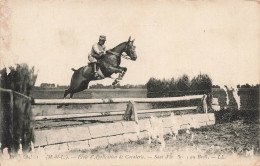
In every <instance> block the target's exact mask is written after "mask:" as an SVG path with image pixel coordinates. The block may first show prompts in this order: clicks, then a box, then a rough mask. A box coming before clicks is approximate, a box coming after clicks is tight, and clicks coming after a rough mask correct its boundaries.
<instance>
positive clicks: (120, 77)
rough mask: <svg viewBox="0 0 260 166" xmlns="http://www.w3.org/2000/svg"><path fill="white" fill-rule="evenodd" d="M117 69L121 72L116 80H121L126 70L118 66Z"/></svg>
mask: <svg viewBox="0 0 260 166" xmlns="http://www.w3.org/2000/svg"><path fill="white" fill-rule="evenodd" d="M119 68H120V69H122V70H123V72H122V73H120V74H119V76H118V79H119V80H122V79H123V77H124V75H125V73H126V71H127V68H126V67H120V66H119Z"/></svg>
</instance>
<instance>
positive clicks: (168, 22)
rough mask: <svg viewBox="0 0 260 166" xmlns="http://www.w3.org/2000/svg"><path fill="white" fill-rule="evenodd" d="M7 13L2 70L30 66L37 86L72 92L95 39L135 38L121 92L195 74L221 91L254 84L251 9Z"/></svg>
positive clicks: (48, 7) (185, 5)
mask: <svg viewBox="0 0 260 166" xmlns="http://www.w3.org/2000/svg"><path fill="white" fill-rule="evenodd" d="M9 7H10V8H11V10H12V14H11V19H10V20H9V24H10V27H11V28H10V33H11V37H10V51H11V56H9V57H4V58H5V59H4V63H2V64H4V65H5V66H8V65H10V64H15V63H24V62H25V63H27V64H29V66H35V68H36V69H37V71H38V78H37V82H36V85H40V84H41V83H55V84H59V85H69V83H70V79H71V76H72V74H73V72H72V70H71V68H72V67H73V68H79V67H81V66H84V65H86V64H87V63H88V53H89V52H90V49H91V46H92V44H93V43H95V42H97V41H98V37H99V35H106V36H107V41H106V47H107V48H112V47H114V46H116V45H118V44H120V43H121V42H124V41H127V40H128V38H129V36H131V37H132V39H133V38H135V42H134V45H135V46H136V53H137V57H138V58H137V60H136V61H130V60H125V59H123V60H122V64H121V66H125V67H127V68H128V71H127V73H126V75H125V77H124V79H123V80H122V81H121V84H145V83H146V82H147V81H148V80H149V78H150V77H155V78H166V79H168V78H171V77H174V78H177V77H179V76H181V75H183V74H187V75H188V76H190V78H192V77H193V76H195V75H198V74H199V73H202V74H208V75H209V76H210V77H211V78H212V80H213V84H218V85H219V84H245V83H249V84H257V83H259V62H260V61H259V54H260V34H259V32H260V19H259V16H260V10H259V9H260V8H259V5H257V3H256V2H254V1H181V0H179V1H170V0H168V1H167V0H165V1H163V0H160V1H159V0H158V1H154V0H151V1H128V0H126V1H118V0H110V1H108V0H107V1H101V0H96V1H94V0H86V1H82V0H76V1H72V0H53V1H49V0H46V1H43V0H42V1H41V0H30V1H29V0H13V1H9ZM2 67H3V66H2ZM114 77H116V75H115V76H114ZM112 82H113V80H112V79H105V80H101V81H95V82H92V83H91V84H95V83H102V84H111V83H112ZM91 84H90V85H91Z"/></svg>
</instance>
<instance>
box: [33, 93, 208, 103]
mask: <svg viewBox="0 0 260 166" xmlns="http://www.w3.org/2000/svg"><path fill="white" fill-rule="evenodd" d="M202 97H203V95H193V96H181V97H164V98H110V99H35V100H34V103H33V105H61V104H73V105H82V104H110V103H127V102H129V101H134V102H136V103H154V102H173V101H182V100H193V99H200V98H202Z"/></svg>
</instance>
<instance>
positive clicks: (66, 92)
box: [57, 89, 70, 108]
mask: <svg viewBox="0 0 260 166" xmlns="http://www.w3.org/2000/svg"><path fill="white" fill-rule="evenodd" d="M69 93H70V89H66V90H65V92H64V95H63V99H65V98H66V97H67V95H68V94H69ZM62 106H63V105H62V104H60V105H58V106H57V108H61V107H62Z"/></svg>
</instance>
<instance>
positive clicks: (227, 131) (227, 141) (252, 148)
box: [64, 120, 260, 159]
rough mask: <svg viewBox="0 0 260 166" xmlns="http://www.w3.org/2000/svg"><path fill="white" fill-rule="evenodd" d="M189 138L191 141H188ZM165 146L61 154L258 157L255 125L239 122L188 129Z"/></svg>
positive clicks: (167, 138) (142, 145) (138, 145)
mask: <svg viewBox="0 0 260 166" xmlns="http://www.w3.org/2000/svg"><path fill="white" fill-rule="evenodd" d="M192 137H193V138H192ZM165 141H166V146H165V148H161V144H160V143H159V142H152V143H151V144H148V140H139V141H137V142H128V143H123V144H117V145H109V146H107V147H105V148H97V149H94V150H91V151H90V150H75V151H70V152H69V153H65V154H64V155H66V156H68V157H72V158H74V157H78V156H82V155H83V156H89V155H94V156H95V157H98V158H106V157H109V156H110V157H113V156H114V157H115V156H117V157H118V156H119V155H122V154H123V155H128V154H131V155H130V156H136V155H137V156H139V157H144V158H150V157H156V156H154V154H157V155H158V156H157V157H160V154H162V155H161V157H163V158H165V157H166V156H173V157H177V158H181V157H183V158H185V159H187V157H188V158H203V157H205V158H221V157H222V158H225V157H227V156H230V155H236V156H243V157H252V156H253V154H254V156H259V155H260V149H259V124H258V123H244V122H243V121H242V120H238V121H234V122H232V123H224V124H216V125H212V126H207V127H202V128H200V129H194V130H191V131H190V133H186V131H180V133H179V134H178V135H177V138H176V139H174V137H173V136H170V135H166V136H165Z"/></svg>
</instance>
